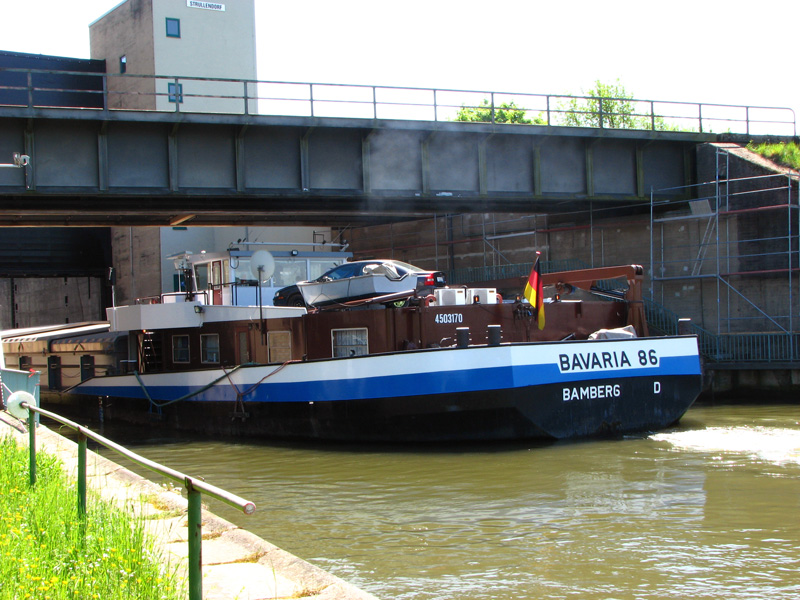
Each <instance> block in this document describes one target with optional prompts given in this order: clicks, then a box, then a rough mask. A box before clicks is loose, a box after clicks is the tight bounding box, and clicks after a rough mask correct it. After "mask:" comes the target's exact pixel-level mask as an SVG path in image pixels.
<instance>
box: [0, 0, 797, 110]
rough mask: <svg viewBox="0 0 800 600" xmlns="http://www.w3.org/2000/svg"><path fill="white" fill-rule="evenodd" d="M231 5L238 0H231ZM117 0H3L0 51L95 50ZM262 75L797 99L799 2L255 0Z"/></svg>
mask: <svg viewBox="0 0 800 600" xmlns="http://www.w3.org/2000/svg"><path fill="white" fill-rule="evenodd" d="M222 1H223V2H225V1H227V2H236V1H237V0H222ZM119 3H120V2H119V0H79V1H71V0H22V1H19V2H18V1H15V0H2V4H1V5H0V50H11V51H16V52H31V53H39V54H53V55H60V56H72V57H80V58H88V57H89V29H88V25H89V23H91V22H92V21H94V20H95V19H97V18H98V17H100V16H102V15H103V14H104V13H105V12H107V11H108V10H110V9H111V8H113V7H114V6H116V5H117V4H119ZM256 13H257V16H256V18H257V25H256V34H257V44H258V64H259V73H258V76H259V79H269V80H273V81H275V80H277V81H305V82H320V83H323V82H328V83H354V84H367V85H396V86H409V87H424V88H431V87H436V88H453V89H470V90H482V91H498V92H526V93H543V94H547V93H552V94H580V93H581V92H582V91H584V90H588V89H589V88H591V87H592V85H593V83H594V81H595V80H598V79H599V80H601V81H603V82H608V83H611V82H614V81H615V80H617V79H619V81H620V82H621V83H622V84H623V85H624V86H625V88H626V90H627V91H628V92H629V93H632V94H633V95H634V96H635V97H636V98H640V99H653V100H676V101H684V102H703V103H719V104H737V105H739V104H749V105H758V106H781V107H791V108H794V110H795V112H796V114H797V116H798V117H800V63H798V61H797V57H798V52H797V36H798V32H799V31H800V0H773V1H771V2H734V1H732V0H725V1H718V0H671V1H669V2H667V1H661V2H656V1H654V0H635V1H634V0H616V1H615V2H610V3H609V2H596V1H595V2H590V1H586V0H573V1H570V2H566V1H563V0H562V1H550V2H545V1H543V0H516V1H508V2H503V1H498V0H481V1H477V0H458V1H456V0H404V1H402V2H398V1H395V0H256Z"/></svg>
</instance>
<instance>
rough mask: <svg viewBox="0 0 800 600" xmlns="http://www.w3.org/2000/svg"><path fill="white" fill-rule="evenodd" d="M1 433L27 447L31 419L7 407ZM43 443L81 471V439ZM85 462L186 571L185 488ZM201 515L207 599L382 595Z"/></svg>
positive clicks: (72, 471) (90, 456) (0, 416)
mask: <svg viewBox="0 0 800 600" xmlns="http://www.w3.org/2000/svg"><path fill="white" fill-rule="evenodd" d="M2 435H13V436H14V437H15V438H16V439H17V440H18V442H19V443H20V444H22V445H24V446H27V445H28V432H27V428H26V426H25V424H24V423H22V422H21V421H18V420H17V419H16V418H14V417H13V416H11V415H10V414H8V413H6V412H2V411H0V436H2ZM36 447H37V451H39V450H42V451H44V452H47V453H49V454H53V455H56V456H57V457H58V458H59V459H60V460H61V461H62V463H63V464H64V468H65V469H66V471H67V473H68V474H69V475H70V476H71V477H73V478H74V477H76V475H77V472H78V454H77V444H76V443H74V442H72V441H70V440H68V439H66V438H64V437H63V436H61V435H59V434H57V433H56V432H54V431H52V430H51V429H49V428H48V427H46V426H44V425H39V427H38V428H37V429H36ZM86 463H87V464H86V472H87V486H88V487H89V488H90V489H93V490H95V491H96V492H98V493H99V494H100V496H101V497H103V498H104V499H106V500H108V501H111V502H114V503H116V504H117V505H119V506H120V507H123V508H125V509H127V510H130V511H132V512H134V513H136V514H140V515H142V516H143V517H144V523H145V527H146V530H147V531H148V532H149V533H150V534H151V535H152V536H153V538H154V539H155V540H157V541H158V542H159V543H160V545H161V546H162V548H163V554H164V556H165V557H166V558H167V560H169V561H170V562H171V564H176V565H178V566H179V568H180V569H181V571H182V573H183V574H184V576H185V573H186V569H185V565H186V557H187V554H188V550H189V547H188V543H187V539H188V527H187V525H188V523H187V516H186V514H187V501H186V499H185V498H183V497H182V496H181V495H180V490H167V489H166V488H164V487H162V486H160V485H157V484H155V483H153V482H152V481H149V480H147V479H145V478H143V477H140V476H139V475H137V474H135V473H133V472H132V471H130V470H128V469H126V468H124V467H121V466H120V465H118V464H116V463H114V462H112V461H110V460H108V459H106V458H104V457H102V456H99V455H98V454H96V453H94V452H88V453H87V459H86ZM165 466H170V465H165ZM187 475H191V473H187ZM209 483H213V482H209ZM89 501H91V500H89ZM202 519H203V550H202V553H203V598H204V599H206V600H267V599H269V600H281V599H285V598H293V599H297V598H308V599H310V600H311V599H313V600H376V598H375V597H374V596H373V595H371V594H368V593H366V592H364V591H362V590H359V589H358V588H356V587H354V586H352V585H350V584H348V583H346V582H345V581H343V580H341V579H339V578H338V577H334V576H333V575H331V574H330V573H327V572H326V571H323V570H322V569H320V568H318V567H315V566H313V565H311V564H309V563H307V562H305V561H304V560H301V559H300V558H297V557H296V556H294V555H292V554H289V553H288V552H285V551H283V550H281V549H280V548H278V547H277V546H274V545H273V544H270V543H269V542H266V541H265V540H263V539H261V538H260V537H258V536H256V535H253V534H252V533H250V532H248V531H245V530H244V529H240V528H239V527H237V526H236V525H234V524H232V523H230V522H229V521H226V520H224V519H221V518H220V517H217V516H216V515H214V514H212V513H210V512H208V511H206V510H205V507H204V509H203V516H202Z"/></svg>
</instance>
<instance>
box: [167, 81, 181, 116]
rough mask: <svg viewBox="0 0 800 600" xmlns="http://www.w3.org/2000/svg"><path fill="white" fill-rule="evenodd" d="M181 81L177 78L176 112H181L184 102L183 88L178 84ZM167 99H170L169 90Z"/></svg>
mask: <svg viewBox="0 0 800 600" xmlns="http://www.w3.org/2000/svg"><path fill="white" fill-rule="evenodd" d="M178 81H179V79H178V78H177V77H176V78H175V83H174V85H175V89H174V90H173V91H174V92H175V112H181V101H182V100H183V94H182V93H181V86H180V84H179V83H178ZM167 99H169V89H167Z"/></svg>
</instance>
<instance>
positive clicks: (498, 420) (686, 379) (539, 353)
mask: <svg viewBox="0 0 800 600" xmlns="http://www.w3.org/2000/svg"><path fill="white" fill-rule="evenodd" d="M700 390H701V371H700V362H699V357H698V353H697V342H696V339H695V338H694V337H674V338H639V339H631V340H602V341H600V340H598V341H580V342H578V341H575V342H554V343H546V342H542V343H531V344H510V345H501V346H498V347H487V346H477V347H469V348H463V349H455V348H452V349H431V350H415V351H407V352H401V353H392V354H384V355H368V356H362V357H353V358H344V359H331V360H320V361H308V362H297V363H289V364H286V365H282V366H281V365H267V366H264V365H260V366H242V367H238V368H236V369H233V370H228V371H222V370H219V369H216V370H205V371H192V372H184V373H160V374H150V375H147V374H144V375H140V376H138V379H137V377H136V376H134V375H127V376H116V377H103V378H96V379H92V380H89V381H87V382H84V383H83V384H81V385H79V386H76V388H73V390H72V391H73V392H76V393H80V394H85V395H93V396H107V397H111V398H114V399H115V400H113V401H111V402H109V407H108V408H107V409H106V411H105V412H106V416H107V417H110V416H112V415H119V416H120V418H124V419H126V420H146V419H149V418H150V417H151V416H152V415H153V414H158V415H160V416H161V418H162V419H163V420H164V421H165V423H166V424H167V425H168V426H170V427H174V428H176V429H186V430H196V431H205V432H208V433H218V434H224V435H229V434H236V435H250V436H265V437H271V438H307V439H329V440H342V441H381V442H384V441H388V442H430V441H475V440H513V439H536V438H546V439H565V438H581V437H596V436H613V435H622V434H625V433H632V432H638V431H648V430H657V429H662V428H664V427H668V426H669V425H671V424H673V423H675V422H676V421H677V420H679V419H680V417H681V416H682V415H683V414H684V413H685V411H686V410H687V409H688V408H689V406H691V404H692V403H693V402H694V400H695V398H696V397H697V396H698V395H699V393H700ZM187 395H191V396H190V397H189V398H184V397H185V396H187ZM147 396H149V397H150V399H151V400H152V402H151V401H150V400H148V399H147Z"/></svg>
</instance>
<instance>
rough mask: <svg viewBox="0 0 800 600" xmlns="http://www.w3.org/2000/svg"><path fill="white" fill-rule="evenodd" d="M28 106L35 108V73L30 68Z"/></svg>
mask: <svg viewBox="0 0 800 600" xmlns="http://www.w3.org/2000/svg"><path fill="white" fill-rule="evenodd" d="M28 108H33V73H31V71H30V70H28Z"/></svg>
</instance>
